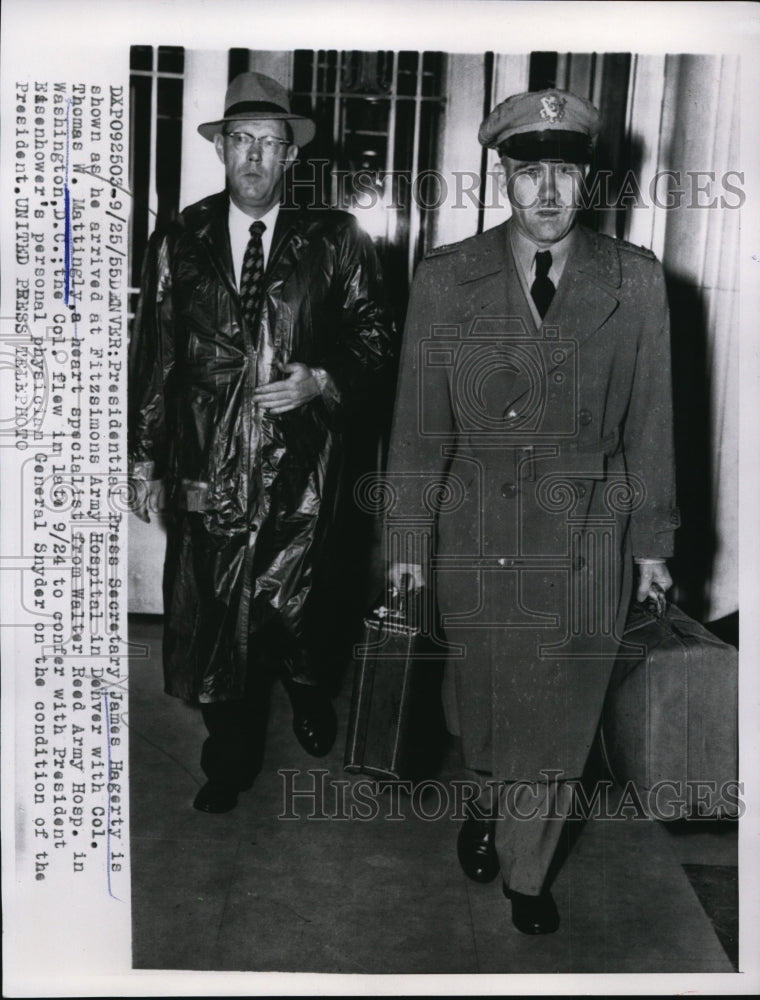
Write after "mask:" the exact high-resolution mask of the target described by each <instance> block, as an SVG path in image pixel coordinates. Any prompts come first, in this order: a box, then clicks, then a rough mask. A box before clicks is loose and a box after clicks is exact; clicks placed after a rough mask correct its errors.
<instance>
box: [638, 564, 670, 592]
mask: <svg viewBox="0 0 760 1000" xmlns="http://www.w3.org/2000/svg"><path fill="white" fill-rule="evenodd" d="M638 567H639V586H638V589H637V590H636V600H637V601H639V602H642V601H645V600H646V599H647V597H649V592H650V591H651V589H652V584H653V583H659V585H660V586H661V587H662V589H663V591H668V590H670V588H671V587H672V586H673V578H672V576H671V575H670V573H669V572H668V567H667V566H666V564H665V563H664V562H656V561H654V560H653V561H651V562H646V561H645V562H640V563H638ZM652 596H654V593H653V594H652Z"/></svg>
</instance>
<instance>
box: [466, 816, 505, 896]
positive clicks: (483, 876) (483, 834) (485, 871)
mask: <svg viewBox="0 0 760 1000" xmlns="http://www.w3.org/2000/svg"><path fill="white" fill-rule="evenodd" d="M495 836H496V824H495V822H494V821H493V820H492V819H476V818H475V817H474V816H468V817H467V819H466V820H465V821H464V823H463V824H462V828H461V829H460V831H459V836H458V837H457V857H458V858H459V864H460V865H461V866H462V871H463V872H464V873H465V875H467V876H468V877H469V878H471V879H472V880H473V882H492V881H493V880H494V879H495V878H496V876H497V875H498V874H499V859H498V858H497V856H496V847H495V846H494V838H495Z"/></svg>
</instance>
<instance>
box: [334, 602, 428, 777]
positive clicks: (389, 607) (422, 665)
mask: <svg viewBox="0 0 760 1000" xmlns="http://www.w3.org/2000/svg"><path fill="white" fill-rule="evenodd" d="M415 621H419V617H418V616H415V615H414V613H412V614H411V615H410V616H407V614H406V612H405V610H404V605H403V602H402V601H401V600H400V599H399V598H398V596H397V595H389V597H388V599H387V603H381V604H378V605H377V606H376V607H375V608H374V609H373V610H372V611H371V612H370V613H369V614H368V615H367V617H366V618H365V619H364V635H363V642H362V643H361V644H360V645H359V646H358V647H357V653H358V654H359V655H358V656H357V658H356V662H355V667H354V687H353V693H352V698H351V709H350V713H349V720H348V731H347V736H346V750H345V758H344V767H345V770H346V771H348V772H349V773H353V774H357V773H364V774H368V775H372V776H373V777H375V778H387V779H396V780H404V779H411V780H418V779H420V778H422V777H424V776H428V775H430V774H431V773H433V771H434V769H435V762H436V758H437V755H438V754H439V752H440V751H441V750H442V746H443V710H442V707H441V695H440V691H441V676H442V674H441V670H442V664H441V662H440V658H439V657H436V655H435V654H434V653H431V651H430V645H429V643H428V641H427V639H426V637H425V636H423V635H422V634H421V630H420V628H419V627H418V625H416V624H413V623H414V622H415Z"/></svg>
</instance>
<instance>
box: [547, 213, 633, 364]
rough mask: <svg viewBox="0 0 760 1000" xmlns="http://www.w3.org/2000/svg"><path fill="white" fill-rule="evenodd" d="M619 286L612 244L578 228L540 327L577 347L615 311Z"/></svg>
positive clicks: (617, 268) (617, 269)
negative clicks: (551, 329)
mask: <svg viewBox="0 0 760 1000" xmlns="http://www.w3.org/2000/svg"><path fill="white" fill-rule="evenodd" d="M620 284H621V270H620V259H619V256H618V251H617V249H616V247H615V245H614V243H613V242H612V241H606V240H605V241H601V240H600V239H599V238H598V237H596V235H595V234H594V233H592V232H590V231H589V230H587V229H584V228H582V227H581V226H579V227H578V228H577V230H576V233H575V239H574V242H573V246H572V248H571V250H570V254H569V256H568V259H567V264H566V265H565V270H564V273H563V275H562V278H561V280H560V283H559V287H558V288H557V291H556V294H555V296H554V298H553V299H552V303H551V305H550V306H549V310H548V312H547V314H546V316H545V317H544V324H545V325H549V326H551V325H557V326H559V330H560V336H561V337H562V339H563V340H566V339H568V340H574V341H575V342H576V345H577V346H580V345H581V344H582V343H584V342H585V341H586V340H588V339H589V337H592V336H593V335H594V334H595V333H596V332H597V331H598V330H599V328H600V327H601V326H602V325H603V324H604V323H605V321H606V320H607V319H609V317H610V316H611V315H612V314H613V313H614V312H615V310H616V309H617V307H618V305H619V301H620V300H619V297H618V293H619V289H620Z"/></svg>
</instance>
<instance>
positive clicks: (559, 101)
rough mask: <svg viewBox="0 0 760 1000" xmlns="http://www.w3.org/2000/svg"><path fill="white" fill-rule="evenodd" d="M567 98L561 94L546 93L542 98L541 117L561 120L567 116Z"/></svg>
mask: <svg viewBox="0 0 760 1000" xmlns="http://www.w3.org/2000/svg"><path fill="white" fill-rule="evenodd" d="M566 104H567V99H566V98H564V97H560V96H559V94H546V95H545V96H544V97H542V98H541V117H542V118H543V119H544V121H547V122H561V121H562V119H563V118H564V117H565V105H566Z"/></svg>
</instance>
